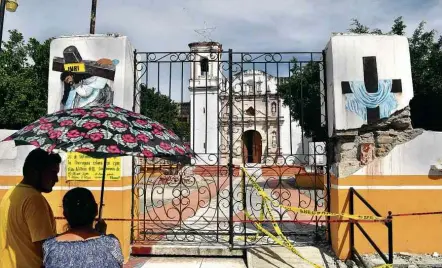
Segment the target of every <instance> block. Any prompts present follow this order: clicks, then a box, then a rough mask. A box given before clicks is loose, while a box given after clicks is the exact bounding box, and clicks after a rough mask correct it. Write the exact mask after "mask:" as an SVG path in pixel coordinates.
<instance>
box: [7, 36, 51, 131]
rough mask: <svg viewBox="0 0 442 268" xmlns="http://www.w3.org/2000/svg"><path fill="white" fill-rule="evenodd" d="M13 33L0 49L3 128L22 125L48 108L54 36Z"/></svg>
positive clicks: (16, 127)
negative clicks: (44, 37)
mask: <svg viewBox="0 0 442 268" xmlns="http://www.w3.org/2000/svg"><path fill="white" fill-rule="evenodd" d="M9 33H10V37H9V40H8V41H6V42H3V46H2V52H1V53H0V128H6V129H20V128H22V127H23V126H25V125H27V124H29V123H31V122H32V121H34V120H36V119H38V118H39V117H41V116H43V115H45V114H46V112H47V99H48V75H49V47H50V40H47V41H45V42H43V43H40V42H38V41H37V40H36V39H34V38H31V39H29V40H28V42H25V40H24V38H23V35H22V34H21V33H19V32H18V31H17V30H12V31H9Z"/></svg>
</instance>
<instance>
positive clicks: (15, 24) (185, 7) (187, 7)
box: [5, 0, 442, 99]
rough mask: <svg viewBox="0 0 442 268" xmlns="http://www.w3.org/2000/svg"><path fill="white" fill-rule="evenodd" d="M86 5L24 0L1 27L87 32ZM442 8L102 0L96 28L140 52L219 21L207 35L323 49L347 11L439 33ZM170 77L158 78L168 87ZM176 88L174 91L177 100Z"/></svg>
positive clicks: (365, 19)
mask: <svg viewBox="0 0 442 268" xmlns="http://www.w3.org/2000/svg"><path fill="white" fill-rule="evenodd" d="M90 5H91V1H90V0H76V1H75V0H69V1H68V0H56V1H55V0H38V1H35V0H21V1H20V6H19V8H18V10H17V12H16V13H7V14H6V18H5V31H7V30H8V29H18V30H19V31H21V32H22V33H23V34H24V35H25V37H26V38H29V37H36V38H37V39H39V40H44V39H46V38H50V37H56V36H60V35H70V34H84V33H88V32H89V16H90ZM440 14H442V1H439V0H425V1H422V0H388V1H383V0H364V1H362V0H340V1H337V0H271V1H269V0H100V1H98V10H97V24H96V32H97V33H108V32H112V33H115V32H118V33H120V34H123V35H127V36H128V37H129V39H130V40H131V41H132V43H133V44H134V46H135V47H136V48H137V50H139V51H187V50H188V46H187V45H188V43H191V42H194V41H199V40H200V38H201V37H199V36H198V35H197V34H196V33H195V32H194V30H195V29H199V28H203V27H204V21H206V22H207V26H208V27H216V30H215V32H214V33H213V34H212V39H214V40H216V41H219V42H221V43H222V44H223V47H224V49H228V48H232V49H233V50H234V51H242V52H248V51H321V50H322V49H323V48H324V46H325V45H326V43H327V41H328V39H329V37H330V35H331V33H332V32H345V31H346V30H347V29H348V28H349V27H350V25H349V24H350V22H351V19H352V18H357V19H359V20H360V21H361V22H362V23H363V24H366V25H368V26H370V27H372V28H380V29H382V30H389V28H390V27H391V25H392V23H393V20H394V18H396V17H398V16H404V19H405V22H406V24H407V25H408V28H407V31H408V33H409V34H411V32H412V31H413V30H414V29H415V28H416V26H417V25H418V23H419V22H420V21H422V20H425V21H427V22H428V24H427V28H428V29H436V30H439V32H440V33H442V17H441V16H440ZM5 38H7V34H5ZM258 68H262V66H261V67H258ZM284 68H286V67H284ZM273 69H274V68H273ZM286 69H287V70H288V68H286ZM273 71H274V70H273ZM176 79H178V80H179V81H180V78H176ZM176 79H175V78H174V81H175V80H176ZM162 80H163V79H162ZM167 81H168V80H167V77H165V79H164V81H162V82H161V83H160V84H161V87H162V88H164V90H165V92H164V93H166V94H167V92H168V83H167ZM175 82H176V81H175ZM175 82H174V83H175ZM153 83H155V84H156V82H153ZM163 83H164V85H163ZM177 83H178V82H177ZM178 84H179V83H178ZM178 84H177V85H178ZM175 87H176V86H173V88H174V89H173V95H174V98H175V99H180V95H181V94H180V92H178V91H179V89H176V88H175ZM177 87H178V88H179V85H178V86H177ZM185 87H186V85H185ZM177 90H178V91H177ZM185 91H186V92H185V94H184V95H185V98H187V95H188V94H187V93H188V92H187V90H185Z"/></svg>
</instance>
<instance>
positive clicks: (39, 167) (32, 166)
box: [23, 148, 61, 193]
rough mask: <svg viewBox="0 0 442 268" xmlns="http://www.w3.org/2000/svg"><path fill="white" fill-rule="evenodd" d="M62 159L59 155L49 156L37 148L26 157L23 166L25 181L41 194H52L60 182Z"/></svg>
mask: <svg viewBox="0 0 442 268" xmlns="http://www.w3.org/2000/svg"><path fill="white" fill-rule="evenodd" d="M60 163H61V157H60V156H59V155H58V154H49V153H47V152H46V151H44V150H42V149H40V148H37V149H34V150H32V151H31V152H30V153H29V154H28V156H27V157H26V160H25V164H24V165H23V177H24V178H23V181H24V183H26V184H29V185H31V186H33V187H34V188H35V189H37V190H38V191H40V192H43V193H50V192H51V191H52V187H54V185H55V183H56V182H58V172H59V171H60Z"/></svg>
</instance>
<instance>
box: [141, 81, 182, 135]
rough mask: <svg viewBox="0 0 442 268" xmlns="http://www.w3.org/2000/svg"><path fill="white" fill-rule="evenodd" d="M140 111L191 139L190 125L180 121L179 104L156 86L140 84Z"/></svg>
mask: <svg viewBox="0 0 442 268" xmlns="http://www.w3.org/2000/svg"><path fill="white" fill-rule="evenodd" d="M140 103H141V105H140V112H141V114H143V115H145V116H147V117H149V118H151V119H153V120H156V121H158V122H160V123H161V124H163V125H164V126H166V127H168V128H170V129H172V130H173V131H174V132H175V133H176V134H177V135H178V136H179V137H180V138H182V139H183V140H184V141H189V139H190V125H189V123H187V122H183V121H180V120H179V118H178V115H179V106H178V104H177V103H176V102H174V101H173V100H171V99H170V98H169V97H168V96H166V95H163V94H160V93H159V92H158V91H157V90H156V89H155V88H147V87H146V86H145V85H141V86H140Z"/></svg>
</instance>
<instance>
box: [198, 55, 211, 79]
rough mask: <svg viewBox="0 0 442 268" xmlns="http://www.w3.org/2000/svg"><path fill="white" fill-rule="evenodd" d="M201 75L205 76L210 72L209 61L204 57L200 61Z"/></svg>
mask: <svg viewBox="0 0 442 268" xmlns="http://www.w3.org/2000/svg"><path fill="white" fill-rule="evenodd" d="M200 66H201V75H205V74H207V73H208V72H209V59H207V58H204V57H202V58H201V60H200Z"/></svg>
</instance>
